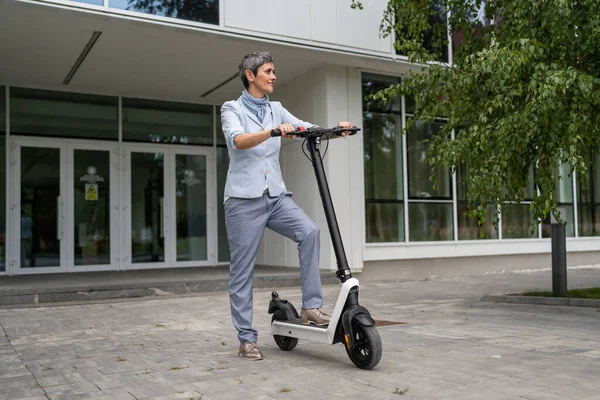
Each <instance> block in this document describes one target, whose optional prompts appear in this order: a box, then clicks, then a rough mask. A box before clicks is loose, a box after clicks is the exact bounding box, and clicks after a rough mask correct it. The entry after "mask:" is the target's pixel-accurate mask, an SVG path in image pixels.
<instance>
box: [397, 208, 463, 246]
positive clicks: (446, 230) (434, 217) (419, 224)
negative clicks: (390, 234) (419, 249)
mask: <svg viewBox="0 0 600 400" xmlns="http://www.w3.org/2000/svg"><path fill="white" fill-rule="evenodd" d="M408 229H409V239H410V241H411V242H421V241H439V240H453V239H454V227H453V224H452V203H417V202H414V203H412V202H411V203H409V204H408Z"/></svg>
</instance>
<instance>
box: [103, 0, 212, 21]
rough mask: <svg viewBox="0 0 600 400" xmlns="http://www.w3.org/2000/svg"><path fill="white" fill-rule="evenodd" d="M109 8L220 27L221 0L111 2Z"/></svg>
mask: <svg viewBox="0 0 600 400" xmlns="http://www.w3.org/2000/svg"><path fill="white" fill-rule="evenodd" d="M109 6H110V7H113V8H120V9H122V10H129V11H137V12H142V13H145V14H152V15H159V16H161V17H169V18H177V19H184V20H187V21H195V22H204V23H206V24H213V25H219V0H194V1H189V0H110V1H109Z"/></svg>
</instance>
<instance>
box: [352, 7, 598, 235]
mask: <svg viewBox="0 0 600 400" xmlns="http://www.w3.org/2000/svg"><path fill="white" fill-rule="evenodd" d="M352 7H353V8H362V7H363V5H362V4H361V3H360V2H359V1H357V0H353V4H352ZM392 31H394V32H395V35H396V36H395V38H396V42H395V44H394V46H395V48H396V50H397V51H398V52H399V53H401V54H404V55H406V56H407V57H408V60H409V62H411V63H413V64H414V65H415V68H413V70H412V71H411V73H410V76H409V77H408V78H406V79H403V80H402V81H401V83H400V84H398V85H393V86H390V87H389V88H387V89H384V90H382V91H380V92H378V93H376V94H375V95H374V98H375V99H379V100H383V101H389V100H391V99H393V98H395V97H396V96H399V95H405V96H411V97H412V98H414V99H415V103H416V104H415V119H419V120H423V121H430V120H433V118H435V117H441V116H443V117H446V118H447V119H448V123H447V124H446V125H445V126H444V127H443V129H441V130H440V131H439V133H438V134H437V135H435V136H434V137H433V138H432V139H431V140H430V141H429V164H430V165H431V167H432V169H435V168H436V167H444V168H451V169H452V170H453V171H454V170H455V169H456V168H457V166H459V165H460V164H463V165H464V168H465V170H466V180H467V200H468V203H469V209H470V211H469V215H470V216H472V217H474V216H477V217H478V218H479V221H480V222H483V221H485V209H486V205H487V204H489V203H493V204H495V205H496V207H500V206H501V205H502V204H504V203H506V202H514V201H516V202H517V203H520V201H521V200H523V198H524V192H525V188H526V186H527V182H528V179H530V170H531V169H533V176H534V182H535V185H536V187H537V188H538V189H539V194H538V193H534V196H533V202H532V204H531V212H532V213H533V217H534V223H537V222H538V221H539V220H543V219H545V218H546V217H547V216H548V215H549V214H550V213H552V214H553V215H554V216H555V217H557V218H560V215H559V212H558V209H557V207H556V206H557V202H556V199H555V186H556V183H557V182H558V180H559V179H564V178H565V177H564V176H561V175H560V169H559V166H560V165H568V166H569V167H570V168H567V170H568V171H569V173H568V174H569V175H570V174H571V173H572V172H573V171H574V170H576V171H577V177H578V181H579V183H580V184H581V185H582V187H586V182H587V174H588V167H589V165H588V164H589V163H590V157H589V154H590V149H598V145H599V144H600V1H598V0H531V1H524V0H388V5H387V9H386V10H385V12H384V15H383V20H382V23H381V34H382V35H383V36H388V35H390V34H391V33H392ZM449 37H451V38H452V39H451V40H452V48H453V51H452V54H451V55H452V63H450V64H448V63H445V62H440V61H439V60H444V59H445V58H446V57H445V53H444V52H445V51H447V48H448V42H449ZM407 128H408V126H407V127H406V128H405V129H407ZM453 131H454V133H455V139H454V140H449V138H450V137H451V133H452V132H453ZM434 176H435V175H434V174H432V178H431V179H432V180H435V178H434Z"/></svg>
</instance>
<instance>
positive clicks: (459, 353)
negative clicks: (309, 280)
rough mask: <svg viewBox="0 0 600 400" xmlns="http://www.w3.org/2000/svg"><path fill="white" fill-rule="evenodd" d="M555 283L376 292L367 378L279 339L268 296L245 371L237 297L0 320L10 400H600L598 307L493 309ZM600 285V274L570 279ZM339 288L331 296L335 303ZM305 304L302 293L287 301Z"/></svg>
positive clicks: (546, 275)
mask: <svg viewBox="0 0 600 400" xmlns="http://www.w3.org/2000/svg"><path fill="white" fill-rule="evenodd" d="M550 277H551V273H550V271H542V272H528V273H509V274H498V275H486V276H479V277H473V276H462V277H456V278H453V279H432V280H428V281H420V282H405V283H385V284H383V283H381V284H372V283H371V284H368V285H364V286H363V287H362V288H361V296H360V297H361V304H363V305H365V306H366V307H367V308H368V309H369V310H370V311H371V313H372V314H373V316H374V317H375V319H377V320H386V321H395V322H406V324H397V325H389V326H383V327H380V328H379V333H380V335H381V338H382V341H383V357H382V360H381V362H380V364H379V365H378V366H377V367H376V368H375V369H374V370H371V371H363V370H359V369H357V368H356V367H354V365H353V364H352V363H351V362H350V360H349V359H348V358H347V356H346V353H345V351H344V348H343V346H342V345H341V344H338V345H335V346H329V345H324V344H318V343H310V342H306V341H301V342H300V343H299V344H298V347H297V348H296V349H295V350H293V351H291V352H283V351H281V350H279V349H278V348H277V346H276V345H275V343H274V342H273V339H272V337H271V336H270V335H269V316H268V314H267V313H266V309H267V304H268V300H269V290H266V289H260V290H256V291H255V301H254V308H255V324H256V327H257V328H258V330H259V334H260V337H259V344H260V345H261V348H262V350H263V352H264V354H265V357H266V358H265V360H263V361H259V362H248V361H244V360H242V359H241V358H239V357H238V356H237V355H236V352H237V342H236V338H235V332H234V330H233V327H232V325H231V321H230V317H229V303H228V297H227V294H226V293H225V292H214V293H205V294H198V295H188V296H181V297H171V298H160V299H156V298H150V299H135V300H131V299H130V300H119V301H114V300H113V301H111V302H97V303H90V302H85V303H80V304H71V305H64V306H45V307H37V308H16V309H0V326H1V328H2V329H3V331H4V335H0V336H1V337H0V399H10V400H16V399H86V398H95V399H100V398H102V399H116V400H119V399H127V400H133V399H150V398H152V399H203V400H207V399H223V400H226V399H332V398H344V399H348V400H349V399H361V400H363V399H486V400H494V399H525V400H538V399H548V400H554V399H561V400H563V399H569V400H578V399H585V400H600V335H599V332H600V309H597V308H583V307H581V308H580V307H557V306H542V305H538V306H536V305H522V304H493V303H487V302H482V301H481V297H482V296H483V295H485V294H498V293H507V292H519V291H523V290H529V289H547V288H549V287H551V282H550V279H551V278H550ZM568 278H569V287H570V288H574V287H583V286H587V285H594V286H600V269H578V270H569V273H568ZM337 290H338V289H337V287H336V286H326V287H325V288H324V295H325V299H326V305H331V304H333V303H334V301H335V299H336V297H337ZM279 292H280V294H281V296H282V297H284V298H288V299H289V300H291V301H293V302H294V304H296V305H298V304H299V297H300V296H299V290H298V288H297V287H292V288H285V289H282V290H280V291H279Z"/></svg>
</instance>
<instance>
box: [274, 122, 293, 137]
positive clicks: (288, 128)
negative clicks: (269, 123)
mask: <svg viewBox="0 0 600 400" xmlns="http://www.w3.org/2000/svg"><path fill="white" fill-rule="evenodd" d="M277 129H279V130H280V131H281V137H282V138H287V139H294V138H295V136H294V135H288V133H289V132H293V131H295V129H294V127H293V126H292V125H291V124H280V125H277Z"/></svg>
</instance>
